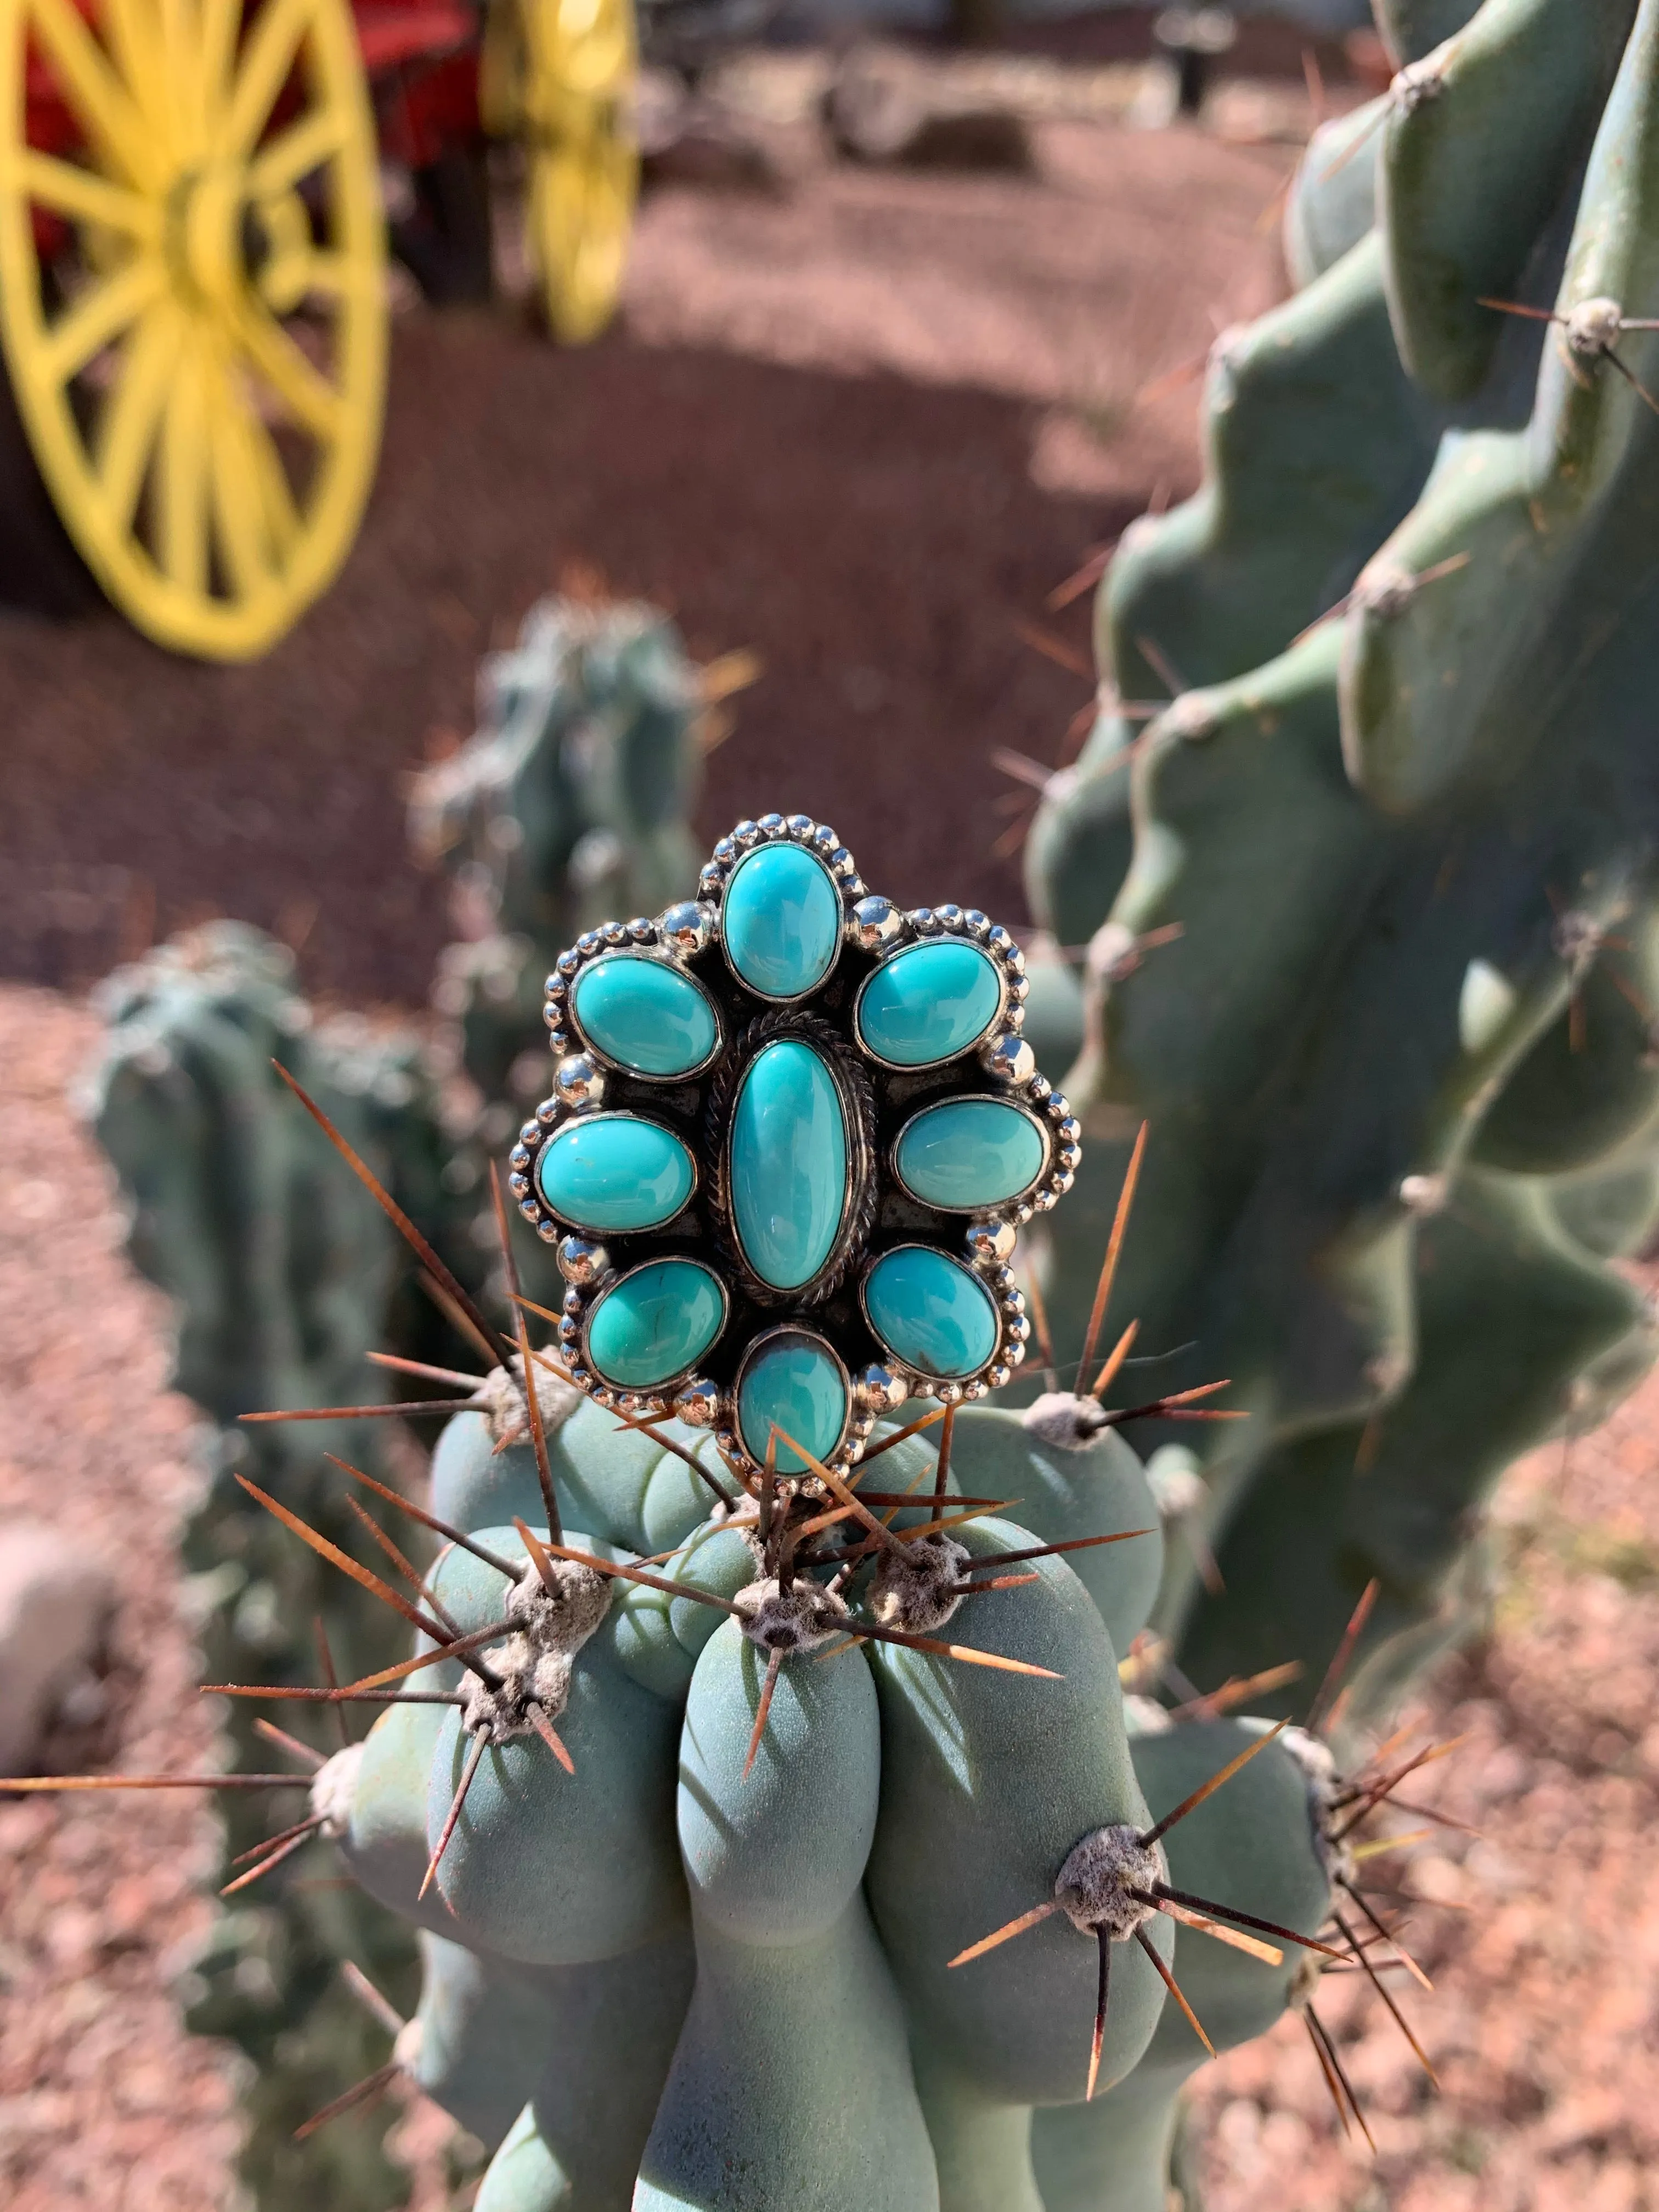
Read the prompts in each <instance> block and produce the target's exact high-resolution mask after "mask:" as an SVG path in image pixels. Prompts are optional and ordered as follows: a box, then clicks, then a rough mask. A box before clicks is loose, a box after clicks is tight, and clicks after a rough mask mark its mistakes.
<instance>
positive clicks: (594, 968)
mask: <svg viewBox="0 0 1659 2212" xmlns="http://www.w3.org/2000/svg"><path fill="white" fill-rule="evenodd" d="M570 1011H571V1012H572V1013H573V1014H574V1017H575V1021H576V1026H577V1028H578V1029H579V1030H580V1031H581V1033H582V1035H583V1036H585V1037H586V1040H587V1042H589V1044H591V1045H593V1046H595V1047H596V1048H598V1049H599V1051H600V1052H602V1053H603V1054H605V1057H606V1059H607V1060H615V1061H616V1063H617V1066H619V1067H631V1068H633V1069H634V1070H635V1072H636V1073H638V1074H641V1075H690V1074H691V1073H693V1072H694V1070H696V1069H697V1068H699V1067H701V1066H702V1065H703V1063H704V1062H705V1061H706V1060H708V1057H709V1055H710V1054H711V1053H712V1052H713V1051H714V1045H715V1042H716V1041H717V1039H718V1037H719V1035H720V1028H719V1024H717V1023H716V1021H715V1018H714V1006H713V1004H712V1003H711V1001H710V1000H709V997H708V993H707V992H706V991H705V990H704V989H703V987H702V984H701V983H697V982H694V981H692V979H691V977H690V975H683V974H682V973H681V971H680V970H679V969H678V968H674V967H671V966H670V964H669V963H668V962H667V961H665V960H653V959H652V958H651V957H649V956H648V955H647V954H646V953H643V952H612V953H607V954H606V955H605V957H604V958H603V959H599V960H595V961H594V962H593V963H592V965H591V966H590V967H586V968H584V969H582V971H581V973H580V975H578V976H577V978H576V981H575V986H574V989H573V990H572V991H571V994H570Z"/></svg>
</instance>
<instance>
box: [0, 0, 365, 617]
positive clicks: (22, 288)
mask: <svg viewBox="0 0 1659 2212" xmlns="http://www.w3.org/2000/svg"><path fill="white" fill-rule="evenodd" d="M26 103H27V104H26ZM31 117H33V123H34V127H35V131H36V133H37V138H38V142H40V143H36V144H34V145H31V144H30V143H29V139H30V124H31ZM54 118H56V120H57V122H58V124H59V125H61V124H62V122H63V120H64V118H67V122H68V128H67V130H64V129H62V128H58V129H56V130H54V129H53V128H52V122H53V119H54ZM63 140H67V141H68V142H69V149H68V150H58V151H53V152H47V151H45V150H43V149H42V148H43V143H58V142H59V141H63ZM385 260H386V246H385V239H384V231H383V225H382V222H381V216H380V193H379V182H378V165H377V155H376V147H375V139H374V121H373V118H372V116H371V113H370V111H369V105H368V90H367V87H366V85H365V83H364V79H363V70H362V58H361V57H360V55H359V53H358V50H357V41H356V30H355V28H354V26H353V22H352V18H351V15H350V13H349V9H348V7H347V5H346V0H246V4H245V0H82V4H81V5H79V6H77V5H76V0H0V344H3V349H4V356H5V365H6V368H7V370H8V372H9V375H10V378H11V383H12V388H13V391H14V392H15V396H16V399H17V404H18V410H19V412H20V414H21V416H22V420H23V423H24V426H25V428H26V429H27V434H28V438H29V442H30V445H31V446H32V447H33V453H34V457H35V459H36V462H37V463H38V465H39V466H40V472H41V474H42V476H43V477H45V479H46V486H47V489H48V490H49V491H50V492H51V494H52V499H53V501H54V502H55V504H56V506H57V507H58V513H59V514H60V515H61V516H62V518H63V520H64V524H65V526H66V527H67V528H68V530H69V532H70V536H71V537H72V538H74V540H75V542H76V545H77V546H78V547H79V549H80V550H81V553H82V556H83V557H84V558H85V560H86V562H87V563H88V566H89V567H90V568H91V569H92V570H93V572H94V574H95V575H96V576H97V578H98V580H99V582H100V584H101V585H102V586H103V587H104V589H105V591H106V592H107V593H108V595H109V597H110V598H111V599H112V600H113V601H114V602H115V604H116V605H117V606H118V607H119V608H120V609H121V610H122V611H123V612H124V613H125V614H126V615H127V616H128V617H129V618H130V619H131V621H132V622H134V623H136V624H137V626H138V628H139V629H143V630H144V631H146V632H148V634H149V635H150V636H151V637H153V638H155V639H156V640H157V641H158V642H160V643H161V644H163V645H167V646H171V647H175V648H176V649H178V650H180V651H183V652H186V653H200V654H204V655H206V656H208V657H210V658H212V659H223V660H240V659H248V658H251V657H252V655H254V654H256V653H261V652H263V651H264V649H265V648H266V647H268V646H270V645H271V644H272V643H274V642H275V641H276V639H278V638H279V637H281V636H282V635H283V632H284V631H285V630H287V629H289V626H290V624H291V623H294V622H295V620H296V618H297V617H298V616H299V615H300V613H301V611H302V610H303V609H304V608H305V607H306V606H307V605H309V604H310V602H311V601H312V600H313V599H315V598H316V597H317V595H318V593H319V592H321V591H323V590H324V589H325V587H326V586H327V585H328V584H329V582H330V581H331V579H332V578H333V576H334V574H335V573H336V571H337V569H338V568H339V567H340V564H341V562H343V560H344V558H345V556H346V554H347V552H348V551H349V549H350V546H351V542H352V539H353V538H354V537H355V536H356V530H357V526H358V523H359V521H360V520H361V518H362V510H363V503H364V501H365V500H366V498H367V497H368V488H369V483H370V481H371V479H372V477H373V475H374V460H375V455H376V452H377V450H378V447H379V444H380V415H381V407H382V401H383V397H384V392H385V384H386V313H387V307H386V283H385Z"/></svg>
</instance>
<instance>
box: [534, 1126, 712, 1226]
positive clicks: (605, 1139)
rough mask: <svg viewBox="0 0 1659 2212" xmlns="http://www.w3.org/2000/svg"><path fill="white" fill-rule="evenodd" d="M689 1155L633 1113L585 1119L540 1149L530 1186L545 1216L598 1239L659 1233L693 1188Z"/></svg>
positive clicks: (665, 1132) (670, 1136)
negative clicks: (534, 1187)
mask: <svg viewBox="0 0 1659 2212" xmlns="http://www.w3.org/2000/svg"><path fill="white" fill-rule="evenodd" d="M696 1179H697V1177H696V1169H695V1168H694V1167H693V1165H692V1164H691V1155H690V1152H688V1151H687V1150H686V1148H685V1146H684V1145H683V1144H682V1143H681V1142H680V1140H679V1139H678V1137H677V1136H675V1135H674V1134H673V1133H672V1132H671V1131H670V1130H667V1129H659V1127H657V1124H656V1123H655V1122H654V1121H641V1120H640V1119H639V1118H638V1116H637V1115H633V1114H585V1115H581V1116H580V1118H579V1119H578V1120H576V1121H567V1122H566V1124H565V1126H564V1127H563V1128H562V1129H561V1130H560V1131H559V1133H558V1134H557V1136H556V1137H554V1138H551V1139H550V1140H549V1142H548V1143H547V1144H545V1145H544V1146H543V1147H542V1152H541V1157H540V1158H538V1161H537V1163H536V1181H537V1185H538V1188H539V1189H540V1191H541V1194H542V1203H543V1204H544V1206H546V1208H547V1210H548V1212H550V1213H556V1214H557V1215H558V1217H559V1218H560V1220H561V1221H568V1222H569V1224H570V1225H571V1226H572V1227H573V1228H574V1229H591V1230H595V1231H599V1232H600V1233H601V1234H604V1233H605V1232H607V1231H621V1230H626V1229H659V1228H660V1227H661V1226H662V1225H663V1223H664V1222H665V1221H671V1220H672V1219H673V1218H674V1216H675V1215H676V1214H677V1213H678V1212H679V1210H680V1208H681V1207H682V1206H684V1204H685V1202H686V1200H688V1199H689V1198H690V1195H691V1193H692V1190H693V1189H694V1188H695V1187H696Z"/></svg>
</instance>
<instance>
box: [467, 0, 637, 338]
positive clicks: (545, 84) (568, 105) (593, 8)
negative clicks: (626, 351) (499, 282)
mask: <svg viewBox="0 0 1659 2212" xmlns="http://www.w3.org/2000/svg"><path fill="white" fill-rule="evenodd" d="M638 64H639V51H638V41H637V39H636V37H635V27H634V9H633V0H495V5H494V6H493V7H492V8H491V10H490V13H489V17H488V19H487V22H486V30H485V39H484V53H483V64H482V71H481V78H480V85H479V98H480V105H481V107H482V110H483V118H484V123H485V127H486V128H487V129H489V130H490V131H493V132H495V134H496V135H498V136H500V137H515V138H518V139H519V140H520V142H521V143H522V144H523V146H524V149H525V156H526V178H525V228H526V235H527V240H528V244H529V248H530V254H531V259H532V263H533V264H534V267H535V270H536V274H537V276H538V280H539V283H540V285H541V292H542V301H543V305H544V308H545V311H546V314H547V320H548V325H549V327H550V329H551V331H552V332H553V335H554V336H555V337H557V338H562V340H564V342H565V343H567V344H570V345H580V344H582V343H585V342H586V340H587V339H589V338H593V337H598V336H599V332H600V331H602V330H603V329H604V328H605V325H606V324H607V323H608V322H609V321H610V320H611V316H612V315H613V314H614V313H616V310H617V301H618V299H619V298H620V297H621V295H622V284H623V271H624V270H625V269H626V267H627V264H628V240H629V232H630V231H631V229H632V228H633V222H634V203H635V199H636V197H638V193H639V174H640V157H639V148H638V145H637V143H636V142H635V133H634V118H633V97H634V81H635V74H636V72H637V69H638Z"/></svg>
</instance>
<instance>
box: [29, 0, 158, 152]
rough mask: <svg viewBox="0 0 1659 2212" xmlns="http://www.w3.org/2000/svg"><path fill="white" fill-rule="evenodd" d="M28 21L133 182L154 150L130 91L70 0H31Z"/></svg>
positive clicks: (90, 131)
mask: <svg viewBox="0 0 1659 2212" xmlns="http://www.w3.org/2000/svg"><path fill="white" fill-rule="evenodd" d="M27 21H28V23H29V25H30V27H32V28H33V32H34V35H35V37H36V38H37V40H39V41H40V46H41V48H42V50H43V52H44V54H45V56H46V60H47V61H48V62H49V63H50V64H51V65H52V75H53V77H54V79H55V80H56V82H57V84H58V88H59V90H60V91H61V92H62V93H63V94H64V96H65V98H66V99H67V100H68V102H69V105H70V107H71V109H72V110H73V111H74V113H75V117H76V121H77V122H78V123H79V124H80V125H81V127H82V130H83V131H86V133H87V135H88V137H89V138H91V139H92V140H93V141H94V143H95V144H96V145H97V146H98V147H99V148H100V149H101V150H102V152H103V153H104V154H105V155H106V157H107V158H108V159H109V160H110V161H112V162H113V163H114V164H115V166H116V167H118V169H119V170H120V171H121V172H122V173H123V174H124V175H125V176H127V177H130V178H131V179H132V181H133V182H134V183H135V184H142V183H143V182H145V181H147V180H148V179H149V177H150V175H151V173H152V167H153V161H154V156H153V155H152V153H151V150H150V145H149V137H148V135H147V133H146V131H145V128H144V119H143V116H142V115H141V114H140V113H139V112H138V108H137V104H136V102H135V101H134V100H133V97H132V94H131V93H130V92H129V91H128V90H127V88H126V87H125V85H124V84H122V83H121V82H120V80H119V79H118V77H117V76H116V74H115V71H114V70H113V69H112V67H111V64H110V59H109V57H108V56H107V55H106V53H105V52H104V50H103V48H102V47H101V46H100V45H99V44H98V41H97V40H96V39H94V37H93V35H92V33H91V31H90V30H88V27H87V22H86V18H85V17H84V16H83V15H81V14H80V13H79V12H78V10H77V9H75V8H74V7H72V6H71V5H70V0H27Z"/></svg>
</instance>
